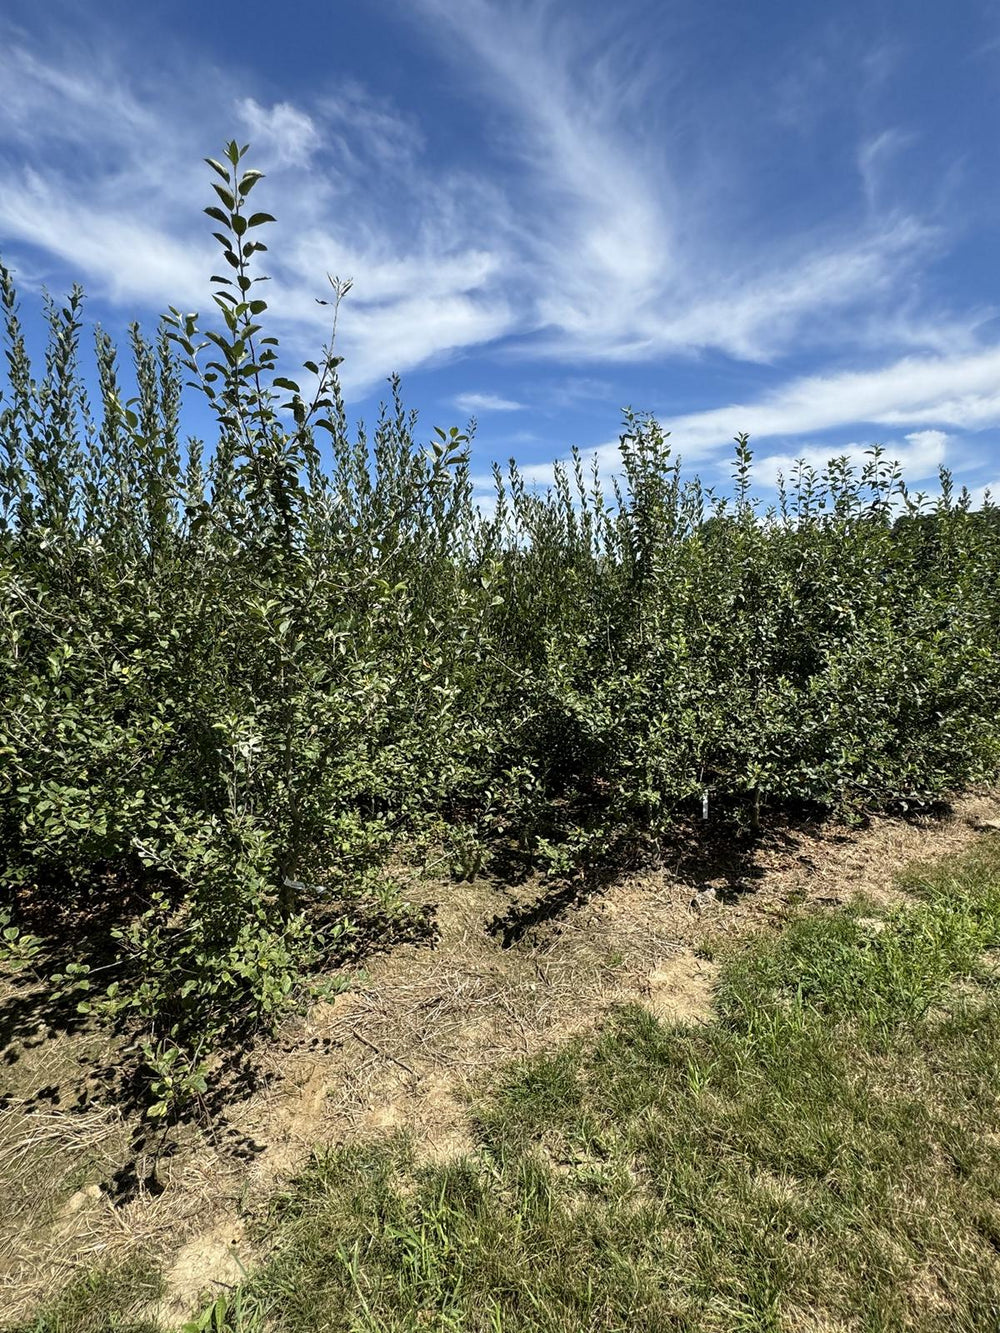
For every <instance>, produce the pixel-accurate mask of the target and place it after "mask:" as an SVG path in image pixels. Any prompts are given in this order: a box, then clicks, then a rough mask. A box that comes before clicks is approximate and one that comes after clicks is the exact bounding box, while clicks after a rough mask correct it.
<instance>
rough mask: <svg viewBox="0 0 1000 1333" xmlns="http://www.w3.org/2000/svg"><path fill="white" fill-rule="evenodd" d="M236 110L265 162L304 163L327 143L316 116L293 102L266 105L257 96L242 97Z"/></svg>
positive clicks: (292, 164) (260, 157) (291, 164)
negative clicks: (324, 141) (262, 104)
mask: <svg viewBox="0 0 1000 1333" xmlns="http://www.w3.org/2000/svg"><path fill="white" fill-rule="evenodd" d="M236 110H237V113H238V115H239V117H240V119H241V120H242V121H243V124H244V125H245V126H246V131H247V134H248V135H249V136H250V140H251V142H252V144H253V146H254V150H255V153H256V154H257V156H258V158H259V159H260V160H262V161H263V160H265V159H266V160H268V161H270V162H279V163H283V164H284V165H286V166H302V165H303V164H305V163H307V162H308V161H309V159H310V158H311V157H312V155H313V154H314V153H315V152H316V151H317V150H318V149H319V147H320V146H321V144H322V142H323V141H322V137H321V135H320V132H319V129H318V128H317V126H316V122H315V121H314V120H313V118H312V117H311V116H310V115H308V114H307V113H306V112H305V111H303V110H301V109H300V108H299V107H296V106H292V105H291V103H289V102H275V104H274V105H273V106H270V107H266V106H261V104H260V103H259V102H258V101H256V99H255V98H253V97H241V98H240V99H239V100H238V101H237V103H236Z"/></svg>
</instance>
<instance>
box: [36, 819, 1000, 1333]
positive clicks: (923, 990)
mask: <svg viewBox="0 0 1000 1333" xmlns="http://www.w3.org/2000/svg"><path fill="white" fill-rule="evenodd" d="M904 887H905V888H906V889H907V890H908V891H909V893H910V894H911V900H910V901H909V902H908V903H907V904H906V905H904V906H901V907H897V908H886V907H884V906H883V907H879V906H876V905H874V904H867V905H865V904H863V903H855V904H854V905H852V906H851V907H850V908H841V909H837V910H835V911H833V912H829V911H828V912H821V913H816V912H812V913H810V914H808V915H806V916H803V917H801V918H800V919H798V920H797V921H794V922H793V923H792V924H791V925H790V926H788V927H787V928H786V929H784V930H783V931H781V932H780V933H777V934H770V935H767V936H757V937H756V938H755V939H752V940H749V941H747V940H744V941H743V942H742V943H734V942H732V941H729V942H727V944H726V946H725V949H726V953H725V957H724V958H723V960H722V961H723V968H722V972H721V983H720V987H719V991H718V996H717V1006H716V1017H715V1018H714V1019H713V1020H712V1021H710V1022H707V1023H699V1024H692V1025H687V1026H673V1027H671V1026H666V1025H663V1024H661V1023H659V1022H657V1021H656V1020H655V1019H654V1018H652V1017H651V1016H650V1014H649V1013H647V1012H645V1011H643V1010H640V1009H638V1008H627V1009H623V1010H621V1011H620V1012H618V1013H617V1014H616V1015H615V1016H614V1018H613V1019H612V1020H611V1021H610V1022H609V1023H608V1024H607V1025H606V1026H605V1028H604V1029H603V1030H602V1031H600V1032H599V1033H598V1034H596V1035H595V1036H593V1037H592V1038H588V1039H580V1040H577V1041H575V1042H570V1043H568V1044H566V1045H564V1046H563V1047H561V1048H559V1049H557V1050H556V1051H554V1052H553V1053H551V1054H549V1055H546V1056H545V1057H543V1058H534V1059H531V1060H527V1061H525V1062H522V1063H520V1064H517V1065H514V1066H511V1067H509V1068H508V1069H507V1070H506V1071H505V1072H504V1073H503V1075H502V1076H501V1077H500V1078H499V1079H496V1080H493V1081H492V1082H491V1084H490V1085H489V1086H484V1087H483V1088H482V1089H481V1090H480V1095H479V1096H478V1097H477V1098H476V1099H475V1100H474V1102H473V1103H472V1104H471V1105H470V1107H469V1116H470V1121H471V1124H472V1126H473V1131H474V1137H475V1142H476V1145H477V1146H476V1149H475V1151H474V1152H473V1153H471V1154H470V1155H468V1156H466V1157H463V1158H461V1159H457V1160H450V1161H446V1162H444V1163H440V1164H436V1165H427V1164H421V1162H420V1161H419V1160H417V1157H416V1154H415V1153H414V1151H413V1148H412V1145H411V1144H410V1143H409V1142H408V1140H407V1139H406V1138H405V1137H404V1136H396V1137H392V1138H388V1139H385V1140H383V1141H381V1142H377V1143H374V1144H373V1143H367V1144H364V1145H355V1146H351V1147H348V1148H344V1149H341V1150H337V1151H330V1152H325V1153H324V1154H322V1155H321V1156H317V1157H316V1158H315V1160H314V1161H313V1162H312V1164H311V1165H310V1167H309V1169H308V1170H307V1171H306V1172H305V1173H304V1174H303V1176H302V1177H301V1178H300V1179H299V1181H298V1182H297V1183H296V1185H295V1186H294V1188H293V1189H292V1190H291V1191H290V1192H289V1193H288V1194H287V1195H286V1196H284V1197H281V1198H279V1199H278V1200H276V1201H275V1203H274V1205H273V1208H272V1210H271V1212H270V1214H269V1215H268V1216H267V1218H266V1219H265V1220H263V1221H262V1222H261V1223H260V1239H261V1244H262V1247H263V1250H264V1252H265V1253H267V1255H268V1257H267V1259H266V1261H265V1262H264V1263H263V1265H262V1267H261V1268H260V1270H259V1271H258V1272H257V1273H256V1274H255V1275H253V1276H252V1277H251V1278H249V1279H248V1281H247V1282H246V1283H245V1284H244V1285H243V1286H242V1287H241V1288H238V1289H236V1290H230V1291H228V1292H227V1293H226V1294H225V1295H224V1296H223V1297H221V1298H220V1299H218V1300H217V1301H216V1303H215V1305H214V1306H213V1307H210V1308H208V1309H206V1310H205V1311H204V1312H203V1314H202V1316H201V1319H200V1320H199V1321H198V1322H197V1324H196V1325H192V1327H195V1326H196V1327H199V1328H207V1329H210V1330H211V1329H215V1330H222V1329H228V1330H234V1331H235V1330H243V1331H244V1333H258V1331H259V1333H263V1331H264V1330H274V1333H279V1331H280V1333H328V1331H329V1330H339V1329H343V1330H351V1333H376V1331H378V1333H381V1331H382V1330H386V1331H387V1333H388V1331H389V1330H392V1331H393V1333H395V1331H397V1330H398V1331H399V1333H403V1330H413V1331H414V1333H417V1330H425V1329H439V1330H463V1331H464V1330H469V1331H470V1333H472V1331H475V1333H479V1331H480V1330H482V1331H483V1333H494V1331H498V1330H505V1331H506V1330H526V1331H527V1330H533V1331H537V1333H550V1331H551V1333H555V1331H556V1330H566V1331H567V1333H569V1331H570V1330H579V1329H606V1330H622V1331H623V1333H624V1330H629V1331H630V1333H631V1331H632V1330H650V1331H652V1330H705V1331H706V1333H708V1331H710V1330H711V1331H712V1333H714V1331H716V1330H718V1333H731V1331H733V1330H760V1331H761V1333H763V1331H764V1330H783V1331H788V1333H792V1331H793V1330H794V1331H796V1333H798V1330H816V1331H817V1333H819V1331H820V1330H823V1331H826V1330H849V1329H850V1330H855V1329H856V1330H866V1331H867V1330H872V1331H873V1333H874V1331H875V1330H879V1331H881V1330H886V1331H888V1330H897V1329H898V1330H904V1329H906V1330H910V1329H913V1330H937V1329H941V1330H944V1329H948V1330H968V1331H969V1333H973V1331H974V1333H981V1331H982V1330H989V1329H994V1328H997V1327H1000V1100H998V1088H997V1082H996V1070H997V1068H998V1065H1000V1001H998V993H997V973H996V969H995V957H994V953H993V951H994V950H995V949H996V948H997V946H998V945H1000V838H997V837H996V836H990V837H987V838H984V839H983V840H981V841H980V842H979V843H978V844H977V845H976V846H975V848H974V850H973V851H972V852H971V853H970V854H968V855H967V856H965V857H963V858H961V859H957V860H956V859H952V860H950V861H947V862H943V863H940V864H938V865H935V866H932V867H928V868H922V869H918V870H915V871H913V872H911V873H910V875H909V876H908V877H907V879H906V881H905V884H904ZM156 1282H157V1278H156V1273H155V1271H154V1270H153V1269H152V1268H151V1267H150V1266H149V1265H148V1264H144V1263H137V1264H131V1265H129V1266H127V1267H125V1268H123V1269H120V1270H118V1271H117V1272H106V1273H103V1274H99V1275H94V1274H91V1275H89V1276H86V1277H82V1278H81V1279H80V1280H79V1281H78V1282H77V1283H76V1284H74V1285H73V1286H72V1287H71V1288H69V1289H68V1290H67V1291H66V1292H65V1293H64V1294H63V1296H62V1297H61V1298H60V1300H59V1301H58V1302H56V1304H55V1305H53V1306H52V1307H51V1308H50V1309H49V1311H47V1312H45V1313H43V1314H42V1315H40V1316H39V1317H38V1318H37V1319H36V1320H35V1321H34V1322H32V1323H30V1324H24V1325H21V1326H20V1327H21V1328H22V1329H23V1330H24V1333H29V1330H30V1333H99V1331H100V1330H104V1329H115V1330H118V1331H119V1333H125V1331H126V1330H128V1331H129V1333H139V1331H140V1330H142V1331H143V1333H147V1330H152V1329H153V1328H154V1327H155V1324H154V1323H152V1322H150V1321H149V1320H145V1321H144V1320H143V1318H142V1315H141V1311H142V1309H143V1308H144V1307H148V1305H149V1302H150V1299H151V1297H152V1296H153V1295H154V1294H155V1291H156Z"/></svg>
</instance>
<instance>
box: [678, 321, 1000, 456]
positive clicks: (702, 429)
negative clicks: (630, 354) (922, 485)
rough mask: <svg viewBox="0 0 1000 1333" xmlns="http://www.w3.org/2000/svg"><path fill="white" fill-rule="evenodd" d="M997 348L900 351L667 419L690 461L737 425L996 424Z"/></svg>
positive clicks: (788, 430)
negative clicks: (859, 367)
mask: <svg viewBox="0 0 1000 1333" xmlns="http://www.w3.org/2000/svg"><path fill="white" fill-rule="evenodd" d="M998 384H1000V348H997V347H994V348H990V349H989V350H986V351H981V352H976V353H972V354H969V355H965V356H958V357H904V358H903V359H902V360H899V361H896V362H893V363H891V364H889V365H887V366H885V367H884V368H882V369H880V370H870V371H842V372H839V373H834V374H828V375H808V376H803V377H802V378H800V379H796V380H793V381H791V382H789V383H787V384H785V385H783V386H782V387H781V388H780V389H777V390H775V391H774V392H773V393H771V394H768V395H766V396H764V397H763V398H760V399H758V400H757V401H755V402H745V403H733V404H731V405H730V406H728V407H721V408H713V409H712V410H711V411H707V412H693V413H689V414H688V415H686V416H682V417H678V418H675V419H674V420H672V421H667V422H666V423H665V424H666V425H668V426H669V428H670V430H671V433H672V438H673V440H674V443H675V444H676V446H677V448H678V449H679V450H680V452H681V453H682V454H683V455H684V456H685V457H686V458H689V459H691V460H697V459H700V458H705V457H710V456H711V455H712V454H713V453H714V452H715V451H716V450H717V449H718V448H720V447H721V446H725V445H728V442H729V441H731V440H732V438H733V436H734V435H735V434H736V432H737V431H743V430H745V431H748V432H749V433H750V435H751V437H753V438H754V439H757V440H764V439H773V438H775V437H801V436H805V435H815V434H818V433H819V432H823V431H827V432H830V431H835V430H841V429H844V428H845V427H852V426H855V425H857V424H859V423H865V424H868V425H871V426H875V427H877V426H891V427H895V428H897V429H898V428H899V427H903V428H906V427H909V428H910V429H913V428H916V427H919V426H930V427H935V428H937V429H942V428H944V429H952V430H964V429H970V428H971V429H981V428H984V427H1000V389H998V388H997V385H998Z"/></svg>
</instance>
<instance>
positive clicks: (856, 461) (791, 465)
mask: <svg viewBox="0 0 1000 1333" xmlns="http://www.w3.org/2000/svg"><path fill="white" fill-rule="evenodd" d="M949 443H951V441H950V439H949V436H948V435H947V434H946V433H945V432H944V431H940V430H921V431H911V432H910V433H909V434H908V435H907V436H906V437H905V439H904V440H902V441H889V442H888V443H887V444H886V445H884V446H883V447H884V449H885V455H884V457H885V459H886V461H889V460H891V461H893V462H895V463H898V464H899V466H900V468H901V469H902V472H903V475H904V477H905V478H906V480H907V481H908V482H910V483H912V482H918V481H924V480H926V479H927V478H928V477H936V476H937V474H938V469H939V468H941V467H943V466H944V465H945V463H946V461H947V455H948V445H949ZM871 448H872V446H871V445H870V444H846V445H836V446H832V445H805V446H803V447H801V448H799V449H796V450H795V451H794V452H791V453H782V454H767V455H765V456H764V457H763V458H758V459H756V461H755V464H754V477H755V479H756V481H757V482H758V483H759V484H760V485H762V486H772V487H773V486H776V485H777V483H778V479H779V478H780V477H784V478H785V479H786V480H787V479H788V478H789V477H791V476H792V474H793V472H794V470H795V466H796V464H797V463H798V462H799V461H801V462H803V463H804V464H806V465H807V466H809V467H812V468H815V469H816V471H818V472H821V471H822V470H823V468H824V467H826V465H827V464H828V463H829V462H830V460H831V459H832V458H846V459H848V461H849V462H850V463H851V465H852V466H853V467H854V468H855V469H857V470H858V471H859V472H860V471H861V469H863V468H864V466H865V464H866V463H867V462H869V461H870V450H871Z"/></svg>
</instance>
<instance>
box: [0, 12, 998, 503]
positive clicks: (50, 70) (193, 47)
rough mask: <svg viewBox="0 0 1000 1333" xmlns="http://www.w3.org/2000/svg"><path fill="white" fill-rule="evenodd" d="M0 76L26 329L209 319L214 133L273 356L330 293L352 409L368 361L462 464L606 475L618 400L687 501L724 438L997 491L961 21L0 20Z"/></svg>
mask: <svg viewBox="0 0 1000 1333" xmlns="http://www.w3.org/2000/svg"><path fill="white" fill-rule="evenodd" d="M0 90H2V96H0V254H2V255H3V257H4V259H5V261H6V262H7V263H8V265H10V266H11V267H13V268H14V269H15V270H16V273H17V276H18V281H19V286H20V288H21V291H22V298H23V308H24V311H25V313H26V314H29V313H30V312H31V311H32V310H33V309H37V305H38V301H37V293H38V292H39V291H40V289H41V288H42V287H48V288H49V289H50V290H52V291H53V292H60V291H63V290H65V289H66V287H67V286H68V285H69V283H70V282H72V281H74V280H79V281H80V282H81V283H82V284H83V285H84V287H85V289H86V290H87V293H88V311H89V315H90V317H91V319H97V320H101V321H102V322H103V323H105V325H106V326H107V327H108V328H110V329H111V330H112V331H114V332H119V331H121V330H122V329H124V327H125V325H126V324H127V322H128V321H129V320H130V319H132V318H139V319H141V320H143V321H144V322H145V323H146V324H147V325H149V326H150V327H151V326H152V325H153V324H154V323H155V318H156V316H157V314H158V313H159V312H161V311H162V310H163V309H165V308H166V306H167V305H176V306H180V307H182V308H184V309H192V310H194V309H198V310H201V311H204V312H207V311H208V309H209V308H210V300H209V296H208V290H209V288H208V282H207V279H208V276H209V274H210V273H212V272H213V271H215V268H216V263H215V257H214V253H213V251H214V246H215V243H214V242H213V241H212V240H211V238H210V231H211V224H209V223H208V222H207V219H205V218H204V217H203V216H202V214H201V208H202V206H203V205H204V204H206V203H209V202H211V201H210V199H209V180H210V176H209V172H208V169H207V168H206V167H205V166H204V165H203V163H202V159H203V158H204V157H205V156H206V155H209V154H211V155H216V156H218V155H220V150H221V147H222V144H223V142H224V141H225V140H227V139H228V138H230V137H234V136H235V137H237V138H238V139H240V140H241V141H249V142H250V143H251V144H252V145H253V148H252V152H251V156H250V158H249V159H248V160H249V161H250V162H251V163H252V164H253V165H256V166H259V167H261V168H263V169H264V170H265V171H266V172H267V179H266V180H265V181H264V182H262V183H261V184H260V185H259V186H258V187H257V191H256V193H255V196H254V200H255V203H256V204H257V206H258V207H265V208H268V209H269V210H270V211H271V212H273V213H275V214H276V215H277V217H278V223H277V225H275V226H274V227H272V228H271V229H270V231H271V235H270V236H269V237H268V240H269V243H270V246H271V252H270V254H269V255H268V257H267V258H268V263H269V271H270V272H271V274H272V275H273V281H272V283H271V285H270V287H269V289H268V296H269V299H270V301H271V304H272V311H273V314H274V316H275V319H276V320H277V322H278V326H279V331H280V333H281V334H282V338H283V345H284V347H285V348H286V351H287V352H288V353H289V355H290V356H294V358H295V362H297V361H298V360H300V359H301V358H303V357H306V356H311V355H314V354H315V353H316V352H317V351H318V349H319V347H320V345H321V344H322V342H323V340H324V337H325V328H324V325H323V322H322V316H323V314H324V312H323V311H322V309H321V308H320V307H318V306H317V305H316V304H315V302H314V297H317V296H323V295H324V294H325V291H324V289H325V285H326V280H325V274H326V273H327V272H331V273H336V274H339V275H340V276H341V277H348V276H350V277H352V278H353V279H354V290H353V291H352V292H351V294H350V296H349V297H348V300H347V302H346V303H345V306H344V309H343V312H342V316H341V329H340V336H339V342H340V347H339V350H340V352H341V353H342V354H343V355H344V356H345V357H346V360H345V363H344V366H343V374H344V382H345V387H346V389H347V393H348V399H349V403H350V406H351V411H352V413H355V414H364V415H365V416H371V414H372V410H373V405H374V404H375V403H377V401H378V399H379V398H380V397H381V396H383V394H384V392H385V379H386V376H388V375H389V374H390V373H391V372H392V371H399V372H400V373H401V374H402V376H403V383H404V395H405V399H406V402H407V404H408V405H409V406H411V407H415V408H417V409H418V410H419V412H420V419H421V423H422V427H423V429H424V430H425V431H426V432H427V433H428V434H429V432H430V430H431V427H433V426H435V425H440V426H444V427H447V426H450V425H452V424H457V425H462V424H464V423H465V421H466V420H467V419H468V417H469V416H470V415H474V416H475V417H476V418H477V420H478V433H477V439H476V446H475V455H474V459H475V469H476V470H477V471H481V472H482V473H483V474H485V473H486V472H487V470H488V462H489V460H490V459H491V458H499V459H506V458H507V457H510V456H514V457H516V458H517V459H518V461H519V462H520V463H521V464H522V465H523V466H524V467H525V468H526V469H527V470H528V473H529V475H530V476H532V477H535V478H538V479H544V478H545V477H546V476H547V475H550V473H549V464H550V462H551V460H552V458H554V457H557V456H564V455H565V454H566V453H567V452H568V450H569V448H570V446H572V445H578V446H579V447H581V448H582V449H583V450H584V452H585V453H588V454H589V453H593V452H594V451H597V452H598V453H599V455H600V456H601V458H602V460H603V462H604V464H605V466H606V467H607V468H613V466H614V459H615V447H616V440H617V433H618V427H619V421H620V409H621V408H622V407H623V406H624V405H626V404H630V405H632V406H633V407H635V408H637V409H643V410H650V411H652V412H654V413H655V414H656V415H657V416H658V417H659V418H660V420H661V422H662V423H663V425H664V426H665V428H667V429H669V430H670V431H671V433H672V437H673V441H674V443H675V446H676V448H677V450H678V452H679V453H680V454H681V456H682V457H683V459H684V461H685V463H686V464H687V465H688V466H689V467H690V468H691V470H696V471H698V472H700V473H701V474H702V476H703V477H704V478H705V479H706V480H707V481H709V482H713V483H718V482H719V481H721V480H722V479H723V478H724V477H725V476H726V474H727V471H728V460H729V458H730V444H729V442H730V441H731V439H732V436H733V435H734V434H735V433H736V432H737V431H739V430H747V431H749V432H751V436H752V441H753V444H754V448H755V452H756V455H757V458H758V476H759V480H760V483H761V487H762V488H763V489H765V490H766V488H767V486H768V485H769V483H770V482H772V481H773V479H774V477H775V475H776V474H777V472H778V470H779V469H781V468H785V469H786V470H787V468H788V466H789V465H790V461H791V460H793V459H794V458H796V457H799V456H805V457H807V458H809V459H811V460H816V461H819V460H823V459H825V458H827V457H829V456H830V455H831V454H837V453H842V452H845V451H849V450H852V449H853V450H862V449H864V448H865V447H867V446H869V445H871V444H873V443H875V442H879V443H882V444H884V445H886V446H887V448H888V449H889V451H890V453H892V454H894V455H895V456H897V457H899V458H900V459H901V461H902V462H903V464H904V466H905V468H906V474H907V477H908V479H909V480H910V482H911V484H912V485H913V486H914V488H915V489H924V490H927V491H933V490H934V489H935V485H936V474H937V469H938V467H939V465H941V464H945V465H947V466H949V467H950V468H952V469H953V470H954V473H955V476H956V478H957V479H958V480H959V481H960V482H963V483H966V484H967V485H968V486H969V487H970V489H972V490H973V491H975V492H976V493H977V494H978V493H981V491H982V489H983V488H984V487H985V486H988V485H991V484H992V485H993V488H994V490H995V491H996V492H1000V262H998V255H1000V174H998V171H997V167H998V161H997V147H998V143H1000V136H998V130H1000V5H998V4H997V3H995V0H993V2H991V3H986V2H985V0H951V3H949V4H944V3H941V0H905V2H904V0H840V2H839V3H836V2H832V3H825V4H819V3H813V2H812V0H801V2H800V3H797V4H794V5H793V4H789V3H788V2H787V0H782V2H781V3H779V2H778V0H756V3H754V4H752V5H749V4H746V3H745V2H742V3H731V2H730V0H658V2H655V3H654V2H653V0H617V3H616V4H613V5H608V4H607V3H592V0H356V3H354V4H351V5H348V4H342V3H336V0H326V2H325V3H319V0H302V2H300V3H298V4H295V5H292V6H274V5H266V6H265V5H263V4H259V3H258V2H257V0H245V3H243V4H242V5H240V6H211V7H205V6H203V5H202V4H200V3H199V4H195V3H193V2H192V0H171V3H169V4H168V3H165V2H164V0H147V2H146V3H145V4H142V5H136V4H134V3H122V0H102V3H100V4H97V3H95V2H94V0H75V2H74V3H72V4H70V3H62V0H50V2H49V3H47V4H46V5H43V6H40V5H38V4H37V0H31V3H25V2H24V0H5V4H4V8H3V11H2V17H0ZM294 368H295V364H294V363H291V364H289V366H288V370H289V371H290V370H294ZM286 373H287V372H286Z"/></svg>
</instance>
